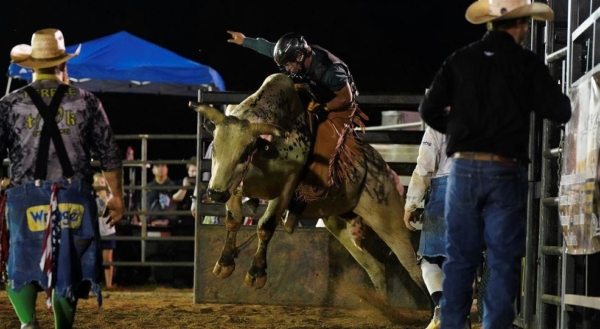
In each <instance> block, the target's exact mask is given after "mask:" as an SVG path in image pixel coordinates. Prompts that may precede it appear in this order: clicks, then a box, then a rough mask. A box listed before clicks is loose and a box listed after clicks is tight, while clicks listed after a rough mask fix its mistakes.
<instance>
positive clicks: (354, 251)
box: [323, 216, 388, 299]
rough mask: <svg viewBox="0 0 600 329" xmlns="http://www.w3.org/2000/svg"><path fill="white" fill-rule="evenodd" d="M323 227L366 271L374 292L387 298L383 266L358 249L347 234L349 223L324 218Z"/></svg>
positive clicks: (367, 252)
mask: <svg viewBox="0 0 600 329" xmlns="http://www.w3.org/2000/svg"><path fill="white" fill-rule="evenodd" d="M323 222H324V223H325V227H327V229H328V230H329V232H331V234H333V236H335V237H336V239H338V241H340V243H341V244H342V245H344V247H346V249H347V250H348V251H349V252H350V254H351V255H352V257H354V259H355V260H356V261H357V262H358V263H359V264H360V265H361V266H362V267H363V268H364V269H365V271H367V274H368V275H369V278H370V279H371V281H372V282H373V285H374V286H375V290H376V291H377V292H378V293H379V294H380V295H381V296H382V297H384V298H386V299H387V298H388V291H387V281H386V275H385V264H384V263H382V262H380V261H379V260H378V259H377V258H376V257H374V256H373V255H372V254H371V253H369V251H368V250H367V249H366V248H359V247H357V246H356V244H355V243H354V241H353V239H352V236H351V234H350V233H349V232H348V230H349V229H350V225H351V224H350V223H349V222H348V221H346V220H343V219H341V218H338V217H337V216H330V217H328V218H324V219H323Z"/></svg>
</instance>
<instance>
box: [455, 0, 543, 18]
mask: <svg viewBox="0 0 600 329" xmlns="http://www.w3.org/2000/svg"><path fill="white" fill-rule="evenodd" d="M528 16H531V18H533V19H536V20H540V21H551V20H553V19H554V12H553V11H552V9H551V8H550V7H548V5H546V4H544V3H539V2H534V3H531V0H479V1H477V2H474V3H472V4H471V5H470V6H469V8H467V13H466V14H465V17H466V18H467V21H469V22H470V23H473V24H483V23H487V22H491V21H500V20H507V19H513V18H520V17H528Z"/></svg>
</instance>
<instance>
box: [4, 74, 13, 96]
mask: <svg viewBox="0 0 600 329" xmlns="http://www.w3.org/2000/svg"><path fill="white" fill-rule="evenodd" d="M11 82H12V77H8V82H7V83H6V93H5V94H4V96H6V95H8V93H9V92H10V83H11Z"/></svg>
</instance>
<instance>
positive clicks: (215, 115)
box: [189, 102, 225, 125]
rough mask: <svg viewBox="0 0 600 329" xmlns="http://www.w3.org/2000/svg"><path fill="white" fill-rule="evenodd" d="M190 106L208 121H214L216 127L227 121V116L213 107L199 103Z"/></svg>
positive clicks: (192, 103)
mask: <svg viewBox="0 0 600 329" xmlns="http://www.w3.org/2000/svg"><path fill="white" fill-rule="evenodd" d="M189 106H190V108H191V109H193V110H195V111H196V112H199V113H200V114H202V115H203V116H205V117H206V118H207V119H208V120H210V121H212V122H213V123H214V124H215V125H218V124H220V123H221V122H223V120H224V119H225V114H223V112H221V111H219V110H217V109H216V108H214V107H212V106H208V105H205V104H202V103H198V102H190V103H189Z"/></svg>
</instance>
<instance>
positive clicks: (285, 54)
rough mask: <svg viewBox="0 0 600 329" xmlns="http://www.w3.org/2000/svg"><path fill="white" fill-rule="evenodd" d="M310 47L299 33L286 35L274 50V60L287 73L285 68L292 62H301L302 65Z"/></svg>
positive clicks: (280, 39)
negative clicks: (299, 57)
mask: <svg viewBox="0 0 600 329" xmlns="http://www.w3.org/2000/svg"><path fill="white" fill-rule="evenodd" d="M309 49H310V47H309V46H308V43H306V40H304V37H303V36H301V35H300V34H297V33H287V34H284V35H283V36H282V37H281V38H279V40H278V41H277V43H276V44H275V49H274V50H273V59H274V60H275V63H277V65H278V66H279V68H280V69H281V70H283V71H285V69H284V66H285V64H287V63H290V62H299V63H300V64H302V61H304V58H305V56H306V55H307V54H308V52H309ZM299 55H303V56H302V60H301V61H298V56H299Z"/></svg>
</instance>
